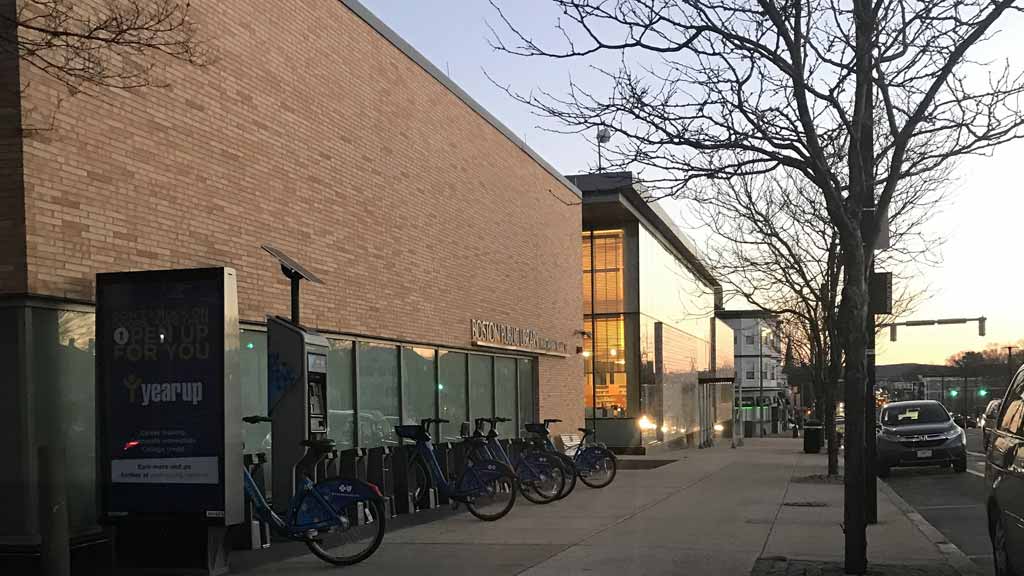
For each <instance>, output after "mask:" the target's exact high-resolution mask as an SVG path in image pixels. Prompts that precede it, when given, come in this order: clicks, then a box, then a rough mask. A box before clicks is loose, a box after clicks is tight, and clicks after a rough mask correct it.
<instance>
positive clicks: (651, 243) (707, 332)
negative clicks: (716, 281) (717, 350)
mask: <svg viewBox="0 0 1024 576" xmlns="http://www.w3.org/2000/svg"><path fill="white" fill-rule="evenodd" d="M638 251H639V254H638V256H639V264H640V270H639V272H640V313H641V314H646V315H648V316H650V317H651V318H654V319H655V320H657V321H659V322H663V323H665V324H666V325H669V326H672V327H673V328H676V329H678V330H682V331H684V332H686V333H688V334H690V335H693V336H696V337H697V338H700V339H702V340H704V341H706V342H709V341H710V340H711V324H710V322H708V318H710V317H711V316H712V315H713V314H714V309H715V305H714V294H713V293H712V291H711V288H710V287H708V286H705V285H704V284H703V283H702V282H701V281H700V280H698V278H697V276H696V275H695V274H694V273H693V272H691V271H690V269H689V268H688V267H687V265H686V264H685V263H684V262H682V261H680V260H679V259H677V258H676V256H675V255H674V252H672V251H670V250H668V249H667V248H665V246H663V245H662V244H661V242H660V241H659V240H658V238H656V237H655V236H654V235H653V234H651V233H650V232H648V231H647V230H646V229H645V228H644V227H643V226H640V229H639V239H638Z"/></svg>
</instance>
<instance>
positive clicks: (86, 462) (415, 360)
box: [0, 0, 584, 551]
mask: <svg viewBox="0 0 1024 576" xmlns="http://www.w3.org/2000/svg"><path fill="white" fill-rule="evenodd" d="M0 5H2V6H4V8H3V9H4V10H12V9H13V6H14V3H13V2H3V3H0ZM193 10H194V15H195V19H196V21H197V23H198V25H199V26H200V29H201V30H202V31H203V32H204V36H205V37H206V40H207V42H208V43H209V48H210V49H211V52H212V54H213V55H214V58H213V59H212V61H211V62H210V63H209V64H208V65H206V66H204V67H193V66H188V65H184V64H181V63H178V62H174V61H169V60H167V61H165V60H159V61H156V62H155V63H156V65H157V68H156V73H157V74H158V75H159V77H160V79H161V80H162V81H163V82H165V83H166V84H167V85H166V87H152V88H144V89H139V90H135V91H131V92H125V91H119V90H98V89H97V90H91V91H89V93H81V94H78V95H75V96H70V95H68V94H67V93H66V90H65V89H64V88H63V87H62V86H61V85H60V84H58V83H57V82H55V81H54V80H52V79H51V78H48V77H46V76H45V75H43V74H42V73H41V72H39V71H38V70H36V69H34V68H30V67H28V66H26V65H24V64H20V65H19V63H18V61H17V59H16V55H12V54H11V53H9V52H8V53H5V54H4V55H2V56H0V73H2V74H3V77H4V85H5V86H18V85H20V86H22V87H23V88H25V89H24V90H23V91H22V93H21V94H16V93H15V91H7V90H5V91H4V94H3V96H0V98H3V99H6V100H4V101H2V102H0V113H2V115H3V119H4V122H3V134H2V139H0V362H2V365H3V366H5V367H6V368H7V369H6V370H5V371H4V375H3V377H2V380H3V385H2V386H0V437H2V438H3V440H0V443H2V444H0V445H2V446H3V448H2V453H3V454H4V456H5V461H4V465H3V466H2V467H0V508H2V509H4V510H5V512H6V514H7V518H8V521H7V522H5V523H4V526H3V527H2V528H0V547H4V548H6V549H9V550H22V551H24V550H28V551H31V550H32V549H33V547H34V546H37V545H38V543H39V524H38V517H37V512H36V510H37V505H38V496H39V494H38V492H39V489H38V486H39V478H38V476H37V471H38V465H39V462H38V460H37V457H36V450H37V448H38V447H39V446H40V445H42V444H44V443H45V442H46V438H47V437H48V435H49V434H60V435H62V436H63V437H64V438H65V440H66V445H67V457H66V470H67V476H68V494H69V499H70V501H69V506H70V518H71V530H72V536H73V539H74V540H75V541H81V542H87V541H88V540H89V539H90V538H92V537H93V536H94V535H96V534H98V533H99V530H98V526H97V524H96V515H97V510H96V502H95V493H96V492H95V437H94V430H95V412H94V409H95V408H94V403H93V397H94V381H93V354H94V349H95V339H96V337H97V335H96V334H95V328H94V313H93V301H94V296H95V293H94V292H95V274H96V273H98V272H106V271H126V270H144V269H161V268H188V267H201V266H230V267H232V268H234V269H235V270H237V273H238V291H239V294H238V296H239V310H240V313H241V318H242V320H243V334H242V343H243V351H242V354H243V359H242V371H243V383H242V386H243V391H242V394H243V407H244V409H245V410H249V411H258V410H260V409H261V408H262V407H263V406H264V405H265V400H261V397H260V394H265V378H266V374H265V371H266V356H265V345H266V343H265V334H264V333H263V330H264V328H263V323H264V319H265V317H266V315H267V314H282V315H285V314H287V311H288V306H289V300H288V298H289V292H288V285H287V281H286V280H285V279H284V278H283V277H281V275H280V273H279V271H278V269H277V266H276V264H275V262H274V261H273V259H271V258H270V257H269V256H268V255H267V254H265V253H264V252H262V251H261V250H260V245H261V244H263V243H270V244H273V245H275V246H277V247H279V248H281V249H282V250H284V251H285V252H287V253H288V254H290V255H291V256H293V257H294V258H295V259H297V260H298V261H300V262H301V263H302V264H303V265H304V266H306V267H307V268H309V269H310V270H313V271H315V273H316V274H317V275H318V276H320V277H321V278H322V279H323V280H324V284H323V285H309V286H307V287H305V288H304V291H303V322H304V323H305V324H307V325H309V326H311V327H314V328H317V329H319V330H320V331H322V332H324V333H325V334H327V335H328V336H329V337H330V338H331V340H332V354H334V356H333V360H332V361H334V362H339V363H342V364H344V363H345V362H353V361H354V360H355V358H356V357H358V358H359V359H360V360H359V365H360V366H363V367H366V366H369V367H371V369H368V371H367V372H366V373H365V374H364V373H363V372H355V371H350V372H349V373H350V374H351V373H353V372H355V376H352V377H351V378H349V379H348V380H345V379H344V378H343V379H341V381H337V382H335V383H332V386H342V387H345V388H343V389H342V390H341V392H339V393H340V394H341V395H342V396H345V394H349V392H350V391H351V390H353V389H358V390H359V396H358V398H360V399H361V402H365V403H366V404H372V405H373V406H372V407H373V409H372V410H369V409H364V410H363V413H360V414H359V416H358V418H359V424H358V426H354V425H347V427H346V425H345V424H344V421H345V419H346V418H347V419H350V420H351V419H356V418H357V416H355V414H356V413H358V412H359V410H360V407H359V406H353V407H350V408H351V409H349V410H348V412H347V414H342V413H340V412H341V411H339V414H338V415H337V416H336V417H337V418H339V419H340V420H339V421H341V422H342V425H340V426H334V428H336V429H337V430H338V432H337V434H338V435H339V437H338V438H337V440H338V441H339V444H340V445H341V446H342V447H344V446H346V445H355V444H364V445H365V444H366V443H374V442H378V443H379V442H393V441H394V439H393V438H391V437H390V424H392V423H397V421H398V420H401V419H408V418H409V417H410V415H411V414H414V413H421V412H423V411H430V410H436V411H437V412H438V413H441V414H442V415H447V416H450V417H452V419H453V420H454V421H461V419H465V418H468V417H469V416H470V415H474V416H475V415H484V414H487V415H489V414H490V412H491V411H492V410H493V411H494V412H495V413H498V415H509V414H514V415H515V416H516V417H517V418H518V419H519V423H520V424H521V423H522V422H525V421H526V420H529V419H533V418H535V417H537V416H538V415H543V416H545V417H558V418H562V419H563V420H564V421H565V422H564V424H562V427H563V428H564V429H575V428H576V427H577V426H579V425H582V424H583V414H584V410H583V396H582V395H581V393H580V392H581V390H580V382H581V381H582V380H583V378H584V375H583V374H584V373H583V362H582V360H581V358H580V357H579V356H577V355H576V354H575V352H576V347H577V346H578V345H580V343H581V341H580V338H581V336H580V335H579V334H578V333H577V331H578V330H579V327H580V310H581V307H582V302H581V293H580V285H581V281H582V271H581V269H580V245H579V238H580V236H579V234H580V230H581V212H580V207H579V205H578V203H579V200H580V193H579V191H578V190H577V189H576V188H575V187H574V186H573V185H572V184H570V183H569V182H568V181H567V180H566V179H565V178H563V177H562V176H560V175H559V174H558V173H557V172H555V171H554V170H553V169H552V167H551V166H549V165H548V164H546V163H545V162H544V161H543V160H542V159H540V158H539V157H538V156H537V155H536V154H535V153H534V152H533V151H531V150H530V149H529V148H528V147H527V146H526V145H525V144H524V143H523V142H521V141H520V140H519V139H517V138H516V137H515V136H514V135H513V134H511V132H510V131H509V130H508V129H507V128H505V127H504V126H502V125H501V124H500V123H499V122H498V121H497V120H496V119H494V118H493V117H492V116H491V115H489V114H488V113H487V112H486V111H484V110H483V109H481V107H480V106H479V105H477V104H476V103H475V102H473V101H472V99H470V98H469V97H468V96H467V95H466V94H465V93H463V92H462V91H461V90H460V89H459V88H458V87H456V86H454V85H453V84H452V83H451V82H450V81H449V80H448V79H447V78H445V76H444V75H443V74H442V73H441V72H440V71H439V70H437V69H436V68H435V67H434V66H432V65H431V64H429V63H428V62H427V61H426V60H425V58H423V57H422V56H421V55H419V54H418V53H417V52H416V51H415V50H413V49H412V48H411V47H410V46H408V45H407V44H406V43H404V42H403V41H402V40H401V39H400V38H398V37H397V36H396V35H395V34H394V33H393V32H391V31H390V30H388V29H387V28H386V27H385V26H384V25H383V24H382V23H380V22H379V21H378V20H376V19H375V18H374V17H373V16H372V15H371V14H369V13H368V12H367V11H366V10H365V9H364V8H362V7H361V6H360V5H358V3H356V2H354V1H350V0H343V1H337V0H316V1H299V0H289V1H283V2H270V3H262V4H261V5H260V9H259V10H258V11H257V10H248V9H243V8H242V7H241V5H240V4H237V3H230V2H211V1H205V2H196V3H194V4H193ZM311 31H315V33H312V32H311ZM7 32H9V31H5V33H7ZM471 320H483V321H486V322H495V323H501V324H508V325H512V326H515V327H523V328H525V327H529V328H532V329H534V330H536V331H537V333H538V334H542V335H543V336H545V337H546V338H550V339H552V340H555V341H558V342H562V343H564V344H565V348H564V349H563V350H564V351H566V352H567V353H565V354H560V355H559V354H546V353H539V352H538V351H536V350H518V351H516V350H511V351H510V350H497V349H494V348H489V347H484V346H479V345H476V344H474V341H473V339H472V334H471ZM101 336H102V335H101ZM434 363H436V364H437V366H438V370H437V371H436V372H435V373H439V374H440V373H446V371H447V373H448V374H450V376H449V378H452V379H453V380H454V381H449V382H447V385H446V386H444V390H445V392H444V393H438V394H436V396H435V395H434V394H426V395H421V397H422V399H421V400H416V402H421V401H422V402H423V403H425V404H424V405H422V406H420V405H417V406H411V405H410V404H409V403H410V399H409V397H408V390H409V386H410V385H413V384H415V385H419V384H420V383H418V382H417V381H414V380H411V378H412V377H411V376H409V372H410V371H409V367H410V366H413V365H415V366H420V367H422V366H424V365H426V366H434V365H435V364H434ZM12 368H13V370H12ZM459 374H461V376H459ZM460 378H461V380H460ZM353 379H354V381H353ZM403 379H405V385H404V386H402V385H399V384H397V383H399V382H402V381H403ZM437 384H438V386H437V388H439V389H440V388H441V384H442V383H441V382H438V383H437ZM422 385H424V386H433V382H428V383H422ZM431 389H432V388H431ZM403 390H404V391H405V392H403ZM460 391H461V392H460ZM460 395H461V396H460ZM432 402H433V404H431V403H432ZM364 408H365V406H364ZM364 417H366V418H370V419H375V420H374V423H372V424H365V425H364V424H363V420H362V418H364ZM332 424H333V423H332ZM356 428H360V430H361V431H360V432H359V433H358V434H357V433H356V432H355V429H356ZM369 429H374V430H378V431H379V433H378V434H376V435H373V434H365V430H369ZM514 431H515V429H514V428H513V429H510V430H509V432H514ZM441 433H442V435H451V434H454V433H455V431H454V430H442V432H441ZM250 434H251V436H247V440H249V441H251V442H258V441H259V440H260V438H261V436H260V434H261V433H260V432H259V431H254V432H251V433H250Z"/></svg>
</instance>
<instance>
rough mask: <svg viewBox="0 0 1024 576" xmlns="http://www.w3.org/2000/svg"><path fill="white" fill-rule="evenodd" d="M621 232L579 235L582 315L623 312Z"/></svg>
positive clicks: (601, 231) (602, 231)
mask: <svg viewBox="0 0 1024 576" xmlns="http://www.w3.org/2000/svg"><path fill="white" fill-rule="evenodd" d="M623 236H624V233H623V231H622V230H595V231H593V232H590V231H588V232H584V233H583V251H582V254H581V257H582V260H583V313H584V314H602V313H617V312H621V311H622V310H623V283H622V278H623Z"/></svg>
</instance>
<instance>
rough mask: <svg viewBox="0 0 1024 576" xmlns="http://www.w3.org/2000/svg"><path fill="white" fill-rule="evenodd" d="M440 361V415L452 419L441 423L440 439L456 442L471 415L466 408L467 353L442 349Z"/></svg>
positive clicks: (438, 387)
mask: <svg viewBox="0 0 1024 576" xmlns="http://www.w3.org/2000/svg"><path fill="white" fill-rule="evenodd" d="M438 362H439V365H438V370H439V373H440V374H439V375H440V381H438V383H437V392H438V397H439V398H440V401H441V403H440V406H439V407H440V410H439V411H440V417H441V418H442V419H444V420H450V421H451V423H450V424H442V425H441V433H440V441H442V442H456V441H458V440H459V427H460V426H461V425H462V423H463V422H465V421H466V418H467V416H468V415H469V412H468V410H467V408H466V355H465V354H464V353H462V352H451V351H448V350H441V351H440V358H439V360H438Z"/></svg>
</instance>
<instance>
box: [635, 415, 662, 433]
mask: <svg viewBox="0 0 1024 576" xmlns="http://www.w3.org/2000/svg"><path fill="white" fill-rule="evenodd" d="M636 425H637V426H639V427H640V429H641V430H657V429H658V425H657V424H655V423H654V422H652V421H651V419H650V418H648V417H647V416H646V415H644V416H641V417H640V418H639V419H638V420H637V421H636Z"/></svg>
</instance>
